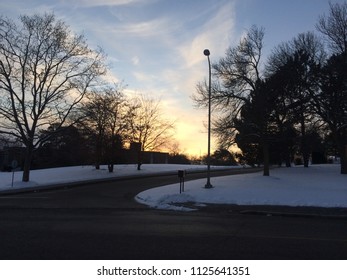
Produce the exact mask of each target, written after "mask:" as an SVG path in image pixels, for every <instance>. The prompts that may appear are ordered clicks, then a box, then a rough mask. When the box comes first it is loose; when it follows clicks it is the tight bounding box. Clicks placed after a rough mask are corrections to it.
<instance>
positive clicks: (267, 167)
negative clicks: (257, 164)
mask: <svg viewBox="0 0 347 280" xmlns="http://www.w3.org/2000/svg"><path fill="white" fill-rule="evenodd" d="M263 157H264V170H263V175H264V176H270V154H269V145H268V143H267V142H264V143H263Z"/></svg>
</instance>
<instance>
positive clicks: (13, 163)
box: [11, 159, 18, 188]
mask: <svg viewBox="0 0 347 280" xmlns="http://www.w3.org/2000/svg"><path fill="white" fill-rule="evenodd" d="M11 167H12V183H11V188H13V180H14V170H15V169H16V168H17V167H18V161H16V160H15V159H14V160H12V162H11Z"/></svg>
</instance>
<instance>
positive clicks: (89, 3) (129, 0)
mask: <svg viewBox="0 0 347 280" xmlns="http://www.w3.org/2000/svg"><path fill="white" fill-rule="evenodd" d="M149 1H151V2H153V0H97V1H96V0H74V5H76V6H79V7H81V6H83V7H98V6H124V5H131V4H140V3H142V4H147V3H148V2H149ZM68 2H71V1H68V0H62V3H64V4H65V3H68Z"/></svg>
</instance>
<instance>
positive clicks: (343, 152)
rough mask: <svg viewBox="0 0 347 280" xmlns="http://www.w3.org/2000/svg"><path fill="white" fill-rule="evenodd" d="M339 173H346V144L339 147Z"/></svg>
mask: <svg viewBox="0 0 347 280" xmlns="http://www.w3.org/2000/svg"><path fill="white" fill-rule="evenodd" d="M340 159H341V174H347V144H345V145H344V146H342V147H341V153H340Z"/></svg>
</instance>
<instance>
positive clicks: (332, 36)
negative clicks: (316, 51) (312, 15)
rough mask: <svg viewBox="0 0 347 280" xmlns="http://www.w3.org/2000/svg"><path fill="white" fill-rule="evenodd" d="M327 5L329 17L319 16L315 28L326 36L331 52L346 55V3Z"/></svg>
mask: <svg viewBox="0 0 347 280" xmlns="http://www.w3.org/2000/svg"><path fill="white" fill-rule="evenodd" d="M329 5H330V13H329V15H328V16H326V15H322V16H320V17H319V20H318V23H317V25H316V28H317V29H318V31H319V32H321V33H322V34H323V35H325V36H326V38H327V39H328V42H329V46H330V48H331V49H332V51H333V52H335V53H338V54H340V53H344V54H347V2H344V3H341V4H339V3H336V4H333V3H329Z"/></svg>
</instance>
